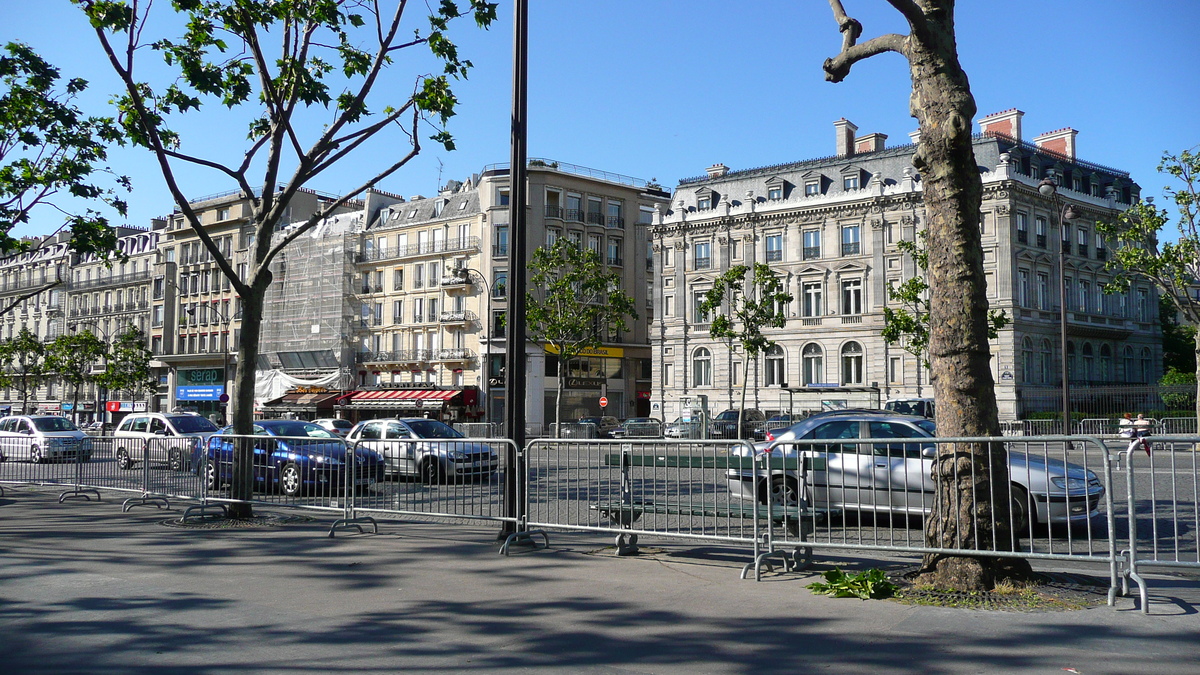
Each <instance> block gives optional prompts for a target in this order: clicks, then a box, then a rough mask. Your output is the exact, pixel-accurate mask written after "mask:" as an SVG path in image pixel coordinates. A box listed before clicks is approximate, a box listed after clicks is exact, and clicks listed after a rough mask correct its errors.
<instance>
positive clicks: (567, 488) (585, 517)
mask: <svg viewBox="0 0 1200 675" xmlns="http://www.w3.org/2000/svg"><path fill="white" fill-rule="evenodd" d="M737 447H741V448H743V453H742V454H743V455H748V454H750V453H751V451H752V448H751V446H749V445H748V444H745V443H739V442H737V441H724V442H722V441H703V442H695V441H672V440H624V441H610V440H594V441H581V440H554V439H541V440H536V441H532V442H530V443H529V445H528V446H526V450H525V457H526V463H527V472H526V474H527V479H528V487H527V489H526V513H527V516H528V524H529V526H530V527H537V528H545V529H558V530H585V531H598V532H608V533H610V534H615V535H617V537H616V538H617V547H618V552H627V551H631V550H632V548H633V547H635V546H636V542H637V535H646V534H653V535H656V536H665V537H685V538H689V539H704V540H717V541H725V542H739V543H745V544H750V545H756V544H757V542H758V533H759V526H760V522H759V521H760V518H761V517H765V516H760V514H759V511H760V507H761V506H762V505H761V503H760V502H759V501H758V500H750V501H749V502H743V501H742V500H740V499H737V498H736V497H735V496H734V495H732V494H731V493H730V492H729V490H728V488H727V487H726V486H725V481H724V476H725V472H726V470H727V469H728V467H729V466H731V462H732V465H735V466H742V464H743V463H744V464H745V466H747V467H752V466H753V462H752V460H750V461H745V462H743V460H740V459H739V458H738V457H736V456H735V454H734V453H733V452H732V450H733V449H734V448H737ZM762 510H763V513H764V514H765V509H762Z"/></svg>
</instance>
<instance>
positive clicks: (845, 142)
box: [833, 117, 858, 157]
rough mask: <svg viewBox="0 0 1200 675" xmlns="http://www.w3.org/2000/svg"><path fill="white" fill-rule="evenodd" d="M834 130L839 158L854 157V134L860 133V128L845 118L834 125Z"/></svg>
mask: <svg viewBox="0 0 1200 675" xmlns="http://www.w3.org/2000/svg"><path fill="white" fill-rule="evenodd" d="M833 129H834V132H835V133H836V136H837V156H838V157H853V156H854V134H855V132H857V131H858V127H856V126H854V123H853V122H851V121H850V120H848V119H846V118H845V117H843V118H842V119H840V120H838V121H836V122H834V123H833Z"/></svg>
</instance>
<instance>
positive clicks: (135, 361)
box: [96, 324, 158, 401]
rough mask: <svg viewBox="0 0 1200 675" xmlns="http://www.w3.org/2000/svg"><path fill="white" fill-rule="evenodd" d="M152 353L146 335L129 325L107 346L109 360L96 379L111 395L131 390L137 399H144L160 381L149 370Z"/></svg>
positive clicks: (133, 396) (131, 396)
mask: <svg viewBox="0 0 1200 675" xmlns="http://www.w3.org/2000/svg"><path fill="white" fill-rule="evenodd" d="M151 358H153V355H152V354H151V353H150V348H149V347H148V346H146V334H145V333H143V332H142V331H141V330H140V329H139V328H138V327H137V326H134V325H132V324H130V325H129V326H126V327H125V329H124V330H122V331H121V332H119V333H117V334H116V336H114V337H113V340H112V344H110V345H109V346H108V359H107V363H106V364H105V367H104V372H103V373H101V374H100V375H99V376H98V377H97V378H96V379H97V381H98V382H99V384H101V385H102V386H104V387H105V388H107V389H108V391H109V397H110V398H112V397H113V395H114V394H116V393H117V392H121V391H125V392H129V395H130V398H131V399H132V400H134V401H140V400H143V399H144V398H145V396H146V394H147V393H148V392H149V391H151V390H152V389H153V388H154V387H156V386H158V382H157V381H156V380H155V379H154V374H153V372H152V371H151V370H150V359H151Z"/></svg>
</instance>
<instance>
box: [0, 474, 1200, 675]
mask: <svg viewBox="0 0 1200 675" xmlns="http://www.w3.org/2000/svg"><path fill="white" fill-rule="evenodd" d="M5 490H6V493H7V494H6V496H5V497H3V498H0V546H2V547H3V554H2V555H0V672H3V673H5V674H6V675H22V674H24V673H56V674H61V675H67V674H71V673H104V674H108V673H111V674H113V675H116V674H122V675H126V674H131V675H139V674H142V673H144V674H146V675H150V674H151V673H153V674H155V675H161V674H164V673H184V674H195V675H200V674H209V673H213V674H215V673H230V672H234V671H237V672H243V673H407V672H415V673H424V672H481V673H493V672H537V673H558V672H562V673H568V672H569V673H689V674H690V673H755V674H758V673H776V672H779V673H785V672H786V673H811V672H835V673H865V672H870V673H1011V672H1039V673H1062V672H1064V669H1068V668H1070V669H1074V670H1075V671H1077V672H1080V673H1085V674H1086V675H1095V674H1099V673H1120V674H1122V675H1128V674H1131V673H1156V674H1157V673H1172V674H1175V673H1200V615H1197V613H1196V609H1197V607H1200V579H1198V578H1197V577H1196V576H1195V575H1192V576H1186V575H1176V576H1158V577H1155V579H1154V587H1153V589H1152V599H1153V604H1152V610H1153V613H1152V614H1151V615H1150V616H1144V615H1142V614H1141V613H1140V612H1138V611H1137V610H1136V609H1135V608H1134V606H1133V603H1132V601H1131V600H1129V599H1125V598H1122V599H1120V600H1119V605H1118V608H1117V609H1116V610H1114V609H1113V608H1110V607H1098V608H1093V609H1087V610H1081V611H1074V612H1043V613H1016V612H985V611H972V610H963V609H949V608H941V607H916V606H906V605H901V604H899V603H895V602H887V601H872V602H861V601H858V600H846V599H841V600H838V599H831V598H826V597H821V596H815V595H813V594H811V593H810V592H809V591H808V590H806V589H805V588H804V586H805V585H806V584H808V583H809V582H811V581H812V579H813V578H814V576H815V575H816V574H817V573H819V572H820V571H822V570H824V569H827V568H828V567H829V566H831V562H836V563H837V564H842V565H847V566H853V565H854V564H856V563H857V562H859V561H856V560H853V559H849V558H844V557H835V558H830V557H829V556H821V555H818V565H817V566H816V567H815V568H814V570H810V571H808V572H804V573H800V574H789V575H783V574H775V575H767V576H766V577H765V578H764V581H762V582H760V583H755V582H753V581H741V580H739V579H738V571H739V569H740V566H741V565H742V564H743V563H744V562H745V561H746V559H747V558H748V554H747V552H746V551H743V550H739V549H733V548H730V549H725V548H715V547H711V546H703V545H697V544H681V543H674V544H671V543H668V542H662V541H661V540H650V541H645V540H643V543H644V544H649V545H650V546H652V547H654V548H656V549H659V551H660V552H659V553H657V554H655V555H650V556H645V557H633V558H617V557H614V556H612V555H611V551H609V550H606V547H607V546H608V545H609V544H611V540H608V539H606V538H603V537H593V536H581V535H571V534H556V533H551V548H550V549H549V550H539V551H533V552H522V553H520V554H517V555H513V556H511V557H507V558H506V557H503V556H499V555H497V554H496V550H497V545H496V543H495V542H494V537H495V532H496V529H495V528H482V527H474V526H464V525H445V524H429V523H411V522H407V523H399V522H384V523H382V524H381V527H380V533H379V534H378V535H369V534H368V535H359V534H356V533H346V534H339V535H338V536H337V537H336V538H333V539H330V538H328V537H326V536H325V533H326V529H327V526H328V520H320V519H318V520H316V521H313V522H310V523H304V524H298V525H289V526H286V527H278V528H270V529H255V530H228V529H226V530H216V531H213V530H208V531H201V530H185V529H179V528H172V527H167V526H165V525H163V524H162V523H163V521H165V520H167V519H168V518H178V517H179V515H180V513H181V509H182V506H180V505H173V507H172V509H171V510H169V511H160V510H158V509H154V508H138V509H135V510H133V511H131V512H130V513H121V509H120V498H119V497H117V496H114V495H106V497H105V499H104V501H102V502H100V503H96V502H90V503H89V502H83V501H70V502H68V503H66V504H62V505H60V504H58V503H57V492H52V491H50V490H49V489H29V488H16V489H13V488H5Z"/></svg>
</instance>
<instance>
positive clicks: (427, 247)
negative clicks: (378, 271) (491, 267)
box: [358, 237, 479, 262]
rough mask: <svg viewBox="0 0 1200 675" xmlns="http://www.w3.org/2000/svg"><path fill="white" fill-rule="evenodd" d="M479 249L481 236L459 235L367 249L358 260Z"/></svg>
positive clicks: (366, 260)
mask: <svg viewBox="0 0 1200 675" xmlns="http://www.w3.org/2000/svg"><path fill="white" fill-rule="evenodd" d="M478 250H479V237H459V238H457V239H445V240H442V241H427V242H424V243H419V244H409V245H408V246H397V247H396V248H385V249H376V248H372V249H367V250H364V251H363V252H362V253H360V254H359V258H358V260H359V262H373V261H376V260H391V259H392V258H406V257H409V256H419V255H430V254H434V253H451V252H454V251H478Z"/></svg>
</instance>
